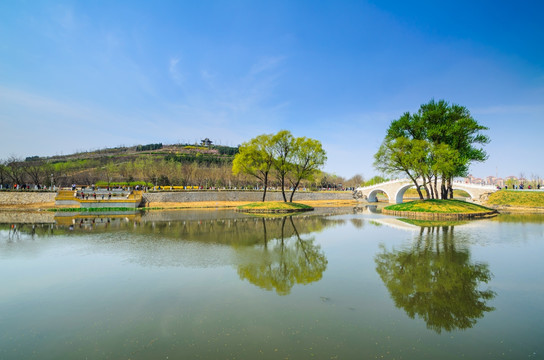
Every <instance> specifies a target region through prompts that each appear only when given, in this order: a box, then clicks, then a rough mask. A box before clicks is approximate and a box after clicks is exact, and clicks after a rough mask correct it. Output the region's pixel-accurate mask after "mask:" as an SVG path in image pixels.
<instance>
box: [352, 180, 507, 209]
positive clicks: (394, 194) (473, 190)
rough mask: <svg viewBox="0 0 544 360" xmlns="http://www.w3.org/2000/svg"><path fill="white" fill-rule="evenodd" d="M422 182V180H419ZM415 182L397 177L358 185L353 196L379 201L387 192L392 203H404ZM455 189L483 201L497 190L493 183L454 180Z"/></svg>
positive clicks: (439, 183) (357, 198) (473, 198)
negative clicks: (372, 183)
mask: <svg viewBox="0 0 544 360" xmlns="http://www.w3.org/2000/svg"><path fill="white" fill-rule="evenodd" d="M418 183H422V181H418ZM441 184H442V182H441V181H438V188H440V186H441ZM413 187H415V186H414V182H413V181H412V180H410V179H396V180H391V181H387V182H383V183H380V184H376V185H371V186H364V187H358V188H356V189H355V191H354V192H353V197H354V198H355V199H356V200H361V201H365V200H366V201H368V202H377V201H378V198H377V195H378V193H382V192H383V193H385V194H386V195H387V197H388V198H389V202H390V203H392V204H400V203H402V198H403V197H404V193H405V192H406V190H408V189H410V188H413ZM452 187H453V190H463V191H465V192H467V193H468V194H469V195H470V197H471V199H472V201H476V202H483V201H485V200H486V199H487V196H489V194H491V193H493V192H495V191H497V188H496V187H495V186H493V185H476V184H466V183H464V182H460V181H454V182H453V183H452Z"/></svg>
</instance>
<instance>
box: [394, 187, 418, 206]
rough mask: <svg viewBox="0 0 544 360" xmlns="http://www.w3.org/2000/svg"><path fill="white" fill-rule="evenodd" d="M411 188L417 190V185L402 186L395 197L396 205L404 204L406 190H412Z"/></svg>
mask: <svg viewBox="0 0 544 360" xmlns="http://www.w3.org/2000/svg"><path fill="white" fill-rule="evenodd" d="M410 188H415V185H414V184H413V183H412V184H406V185H403V186H401V187H400V188H399V189H398V190H397V192H396V194H395V197H394V198H393V199H394V201H395V204H402V199H403V198H404V193H405V192H406V190H408V189H410Z"/></svg>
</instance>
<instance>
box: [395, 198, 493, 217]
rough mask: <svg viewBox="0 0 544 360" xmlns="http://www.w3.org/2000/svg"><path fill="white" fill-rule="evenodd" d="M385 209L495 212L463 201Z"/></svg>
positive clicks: (413, 203)
mask: <svg viewBox="0 0 544 360" xmlns="http://www.w3.org/2000/svg"><path fill="white" fill-rule="evenodd" d="M385 209H387V210H393V211H415V212H428V213H448V214H459V213H479V212H484V211H493V209H490V208H487V207H485V206H482V205H477V204H474V203H469V202H466V201H461V200H440V199H430V200H416V201H410V202H405V203H402V204H395V205H389V206H386V207H385Z"/></svg>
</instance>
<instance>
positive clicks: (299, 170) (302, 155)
mask: <svg viewBox="0 0 544 360" xmlns="http://www.w3.org/2000/svg"><path fill="white" fill-rule="evenodd" d="M326 160H327V155H326V153H325V150H323V147H322V145H321V142H320V141H319V140H314V139H309V138H306V137H299V138H296V139H294V142H293V150H292V155H291V172H290V173H289V181H290V183H291V186H292V188H293V190H292V192H291V197H290V198H289V202H293V196H294V195H295V192H296V191H297V188H298V186H299V185H300V181H301V180H302V179H305V180H310V181H311V180H313V177H314V175H315V174H316V173H317V172H318V171H319V168H320V167H322V166H323V165H324V164H325V161H326Z"/></svg>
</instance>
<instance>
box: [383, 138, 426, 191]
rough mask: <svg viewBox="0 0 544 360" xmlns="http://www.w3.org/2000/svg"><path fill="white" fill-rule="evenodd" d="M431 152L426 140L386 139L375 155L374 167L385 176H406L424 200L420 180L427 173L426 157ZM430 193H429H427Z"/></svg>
mask: <svg viewBox="0 0 544 360" xmlns="http://www.w3.org/2000/svg"><path fill="white" fill-rule="evenodd" d="M428 152H429V143H428V142H427V141H425V140H415V139H412V140H411V139H408V138H406V137H398V138H396V139H387V138H386V139H385V140H384V142H383V143H382V145H381V146H380V148H379V150H378V152H377V153H376V154H375V155H374V167H375V168H376V169H378V170H379V171H381V172H382V173H384V174H390V175H396V174H399V173H402V174H405V175H406V176H408V177H409V178H410V180H412V182H413V183H414V186H415V188H416V190H417V193H418V195H419V198H420V199H421V200H423V194H422V193H421V189H420V186H424V187H426V184H420V183H419V178H421V177H422V176H423V175H424V172H425V171H426V170H425V169H426V165H425V162H426V156H427V154H428ZM427 193H428V191H427Z"/></svg>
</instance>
